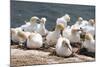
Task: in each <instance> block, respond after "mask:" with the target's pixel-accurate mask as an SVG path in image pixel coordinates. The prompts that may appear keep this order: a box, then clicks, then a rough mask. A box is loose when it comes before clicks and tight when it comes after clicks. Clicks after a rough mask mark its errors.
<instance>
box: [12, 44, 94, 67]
mask: <svg viewBox="0 0 100 67" xmlns="http://www.w3.org/2000/svg"><path fill="white" fill-rule="evenodd" d="M53 50H54V48H52V47H51V48H49V49H42V48H41V49H31V50H30V49H28V50H27V49H22V48H20V47H18V45H11V66H12V67H16V66H31V65H42V64H61V63H77V62H89V61H95V58H94V57H90V56H86V55H80V54H78V55H77V56H73V57H68V58H65V57H59V56H57V55H54V54H52V53H53ZM73 51H77V48H73Z"/></svg>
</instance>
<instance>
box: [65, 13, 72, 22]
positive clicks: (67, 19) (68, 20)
mask: <svg viewBox="0 0 100 67" xmlns="http://www.w3.org/2000/svg"><path fill="white" fill-rule="evenodd" d="M64 19H65V20H66V21H67V22H70V19H71V18H70V16H69V14H65V15H64Z"/></svg>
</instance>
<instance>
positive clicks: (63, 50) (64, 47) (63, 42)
mask: <svg viewBox="0 0 100 67" xmlns="http://www.w3.org/2000/svg"><path fill="white" fill-rule="evenodd" d="M56 54H57V55H59V56H63V57H68V56H70V55H72V47H71V45H70V41H69V40H68V39H67V38H64V37H59V39H58V41H57V44H56Z"/></svg>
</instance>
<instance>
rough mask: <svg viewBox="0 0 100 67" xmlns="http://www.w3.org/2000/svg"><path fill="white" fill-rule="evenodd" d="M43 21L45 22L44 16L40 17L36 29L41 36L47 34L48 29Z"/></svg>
mask: <svg viewBox="0 0 100 67" xmlns="http://www.w3.org/2000/svg"><path fill="white" fill-rule="evenodd" d="M45 23H46V18H45V17H43V18H41V20H40V25H39V28H38V29H37V32H38V33H39V34H41V35H42V36H44V35H47V33H48V30H47V29H46V28H45Z"/></svg>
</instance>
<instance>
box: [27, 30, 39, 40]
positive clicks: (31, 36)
mask: <svg viewBox="0 0 100 67" xmlns="http://www.w3.org/2000/svg"><path fill="white" fill-rule="evenodd" d="M36 33H37V32H32V33H31V34H30V35H29V36H28V38H29V39H30V40H31V39H32V38H33V37H34V36H35V35H36Z"/></svg>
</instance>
